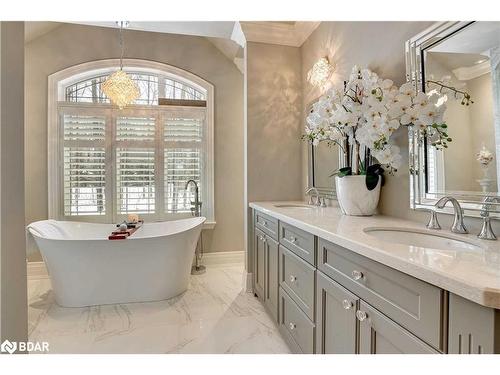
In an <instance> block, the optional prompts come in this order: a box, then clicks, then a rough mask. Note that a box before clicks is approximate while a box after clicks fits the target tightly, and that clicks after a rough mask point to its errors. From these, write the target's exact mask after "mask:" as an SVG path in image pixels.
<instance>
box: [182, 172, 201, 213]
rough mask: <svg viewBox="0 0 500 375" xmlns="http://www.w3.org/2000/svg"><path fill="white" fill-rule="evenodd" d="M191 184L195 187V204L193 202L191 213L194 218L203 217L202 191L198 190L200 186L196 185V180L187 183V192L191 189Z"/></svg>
mask: <svg viewBox="0 0 500 375" xmlns="http://www.w3.org/2000/svg"><path fill="white" fill-rule="evenodd" d="M189 184H193V185H194V194H195V196H194V202H191V212H192V213H193V214H194V216H201V202H200V191H199V189H198V184H197V183H196V181H195V180H189V181H188V182H186V187H185V189H186V190H187V189H188V188H189Z"/></svg>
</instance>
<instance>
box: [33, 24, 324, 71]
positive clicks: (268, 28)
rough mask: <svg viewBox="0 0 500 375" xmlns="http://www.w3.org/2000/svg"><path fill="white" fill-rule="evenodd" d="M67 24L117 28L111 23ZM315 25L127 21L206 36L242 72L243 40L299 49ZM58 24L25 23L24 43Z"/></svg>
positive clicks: (153, 29)
mask: <svg viewBox="0 0 500 375" xmlns="http://www.w3.org/2000/svg"><path fill="white" fill-rule="evenodd" d="M69 23H76V24H82V25H89V26H98V27H110V28H117V23H116V22H115V21H101V22H69ZM319 24H320V22H302V21H267V22H257V21H243V22H237V21H210V22H209V21H193V22H190V21H184V22H177V21H175V22H174V21H168V22H167V21H165V22H156V21H155V22H147V21H143V22H141V21H130V23H129V25H128V29H130V30H140V31H147V32H155V33H168V34H181V35H194V36H202V37H206V38H207V39H208V40H209V41H210V42H211V43H212V44H214V46H215V47H217V48H218V49H219V50H220V51H221V52H222V53H223V54H224V55H225V56H226V57H227V58H228V59H230V60H231V61H233V62H234V63H235V64H236V66H237V67H238V69H240V71H243V52H242V51H243V50H242V47H244V46H245V44H246V42H247V41H250V42H261V43H269V44H280V45H287V46H293V47H300V46H301V45H302V43H304V41H305V40H306V39H307V38H308V37H309V35H311V33H312V32H313V31H314V30H315V29H316V27H318V25H319ZM60 25H61V23H58V22H25V40H26V42H30V41H31V40H33V39H36V38H38V37H40V36H42V35H44V34H46V33H48V32H50V31H52V30H54V29H55V28H57V27H58V26H60Z"/></svg>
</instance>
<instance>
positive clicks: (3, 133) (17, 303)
mask: <svg viewBox="0 0 500 375" xmlns="http://www.w3.org/2000/svg"><path fill="white" fill-rule="evenodd" d="M0 28H1V31H0V34H1V40H0V47H1V48H0V52H1V53H0V56H1V63H0V65H1V78H0V84H1V85H0V90H1V94H0V97H1V110H0V112H1V120H0V123H1V126H0V140H1V143H0V151H1V155H0V161H1V168H0V170H1V175H0V183H1V184H0V211H1V214H0V218H1V219H0V220H1V221H0V267H1V271H0V331H1V336H0V342H2V341H3V340H5V339H9V340H11V341H26V340H27V336H28V327H27V321H28V316H27V304H26V301H27V297H26V261H25V257H26V255H25V254H26V246H25V233H24V146H23V143H24V134H23V133H24V98H23V91H24V69H23V66H24V64H23V62H24V49H23V45H24V23H23V22H0Z"/></svg>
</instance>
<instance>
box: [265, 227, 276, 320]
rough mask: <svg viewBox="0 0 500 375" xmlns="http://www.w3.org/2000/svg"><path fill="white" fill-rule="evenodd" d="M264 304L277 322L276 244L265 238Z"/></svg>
mask: <svg viewBox="0 0 500 375" xmlns="http://www.w3.org/2000/svg"><path fill="white" fill-rule="evenodd" d="M264 245H265V262H264V263H265V286H264V303H265V305H266V307H267V309H268V310H269V312H270V313H271V315H272V317H273V318H274V320H275V321H277V320H278V242H276V241H274V240H272V239H271V238H269V237H266V238H265V242H264Z"/></svg>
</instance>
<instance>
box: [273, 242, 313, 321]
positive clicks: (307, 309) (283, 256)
mask: <svg viewBox="0 0 500 375" xmlns="http://www.w3.org/2000/svg"><path fill="white" fill-rule="evenodd" d="M279 254H280V261H279V264H280V266H279V269H280V272H279V280H280V286H281V287H282V288H283V289H284V290H285V291H286V292H287V293H288V295H289V296H290V297H291V298H292V299H293V300H294V301H295V303H296V304H297V305H298V306H299V307H300V308H301V309H302V311H304V313H306V315H307V316H308V317H309V319H310V320H312V321H314V319H315V315H314V296H315V293H314V291H315V287H314V285H315V277H316V269H315V268H314V267H313V266H311V265H310V264H309V263H307V262H305V261H304V260H302V259H301V258H299V257H298V256H297V255H295V254H294V253H292V252H291V251H290V250H288V249H287V248H285V247H284V246H281V245H280V247H279Z"/></svg>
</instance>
